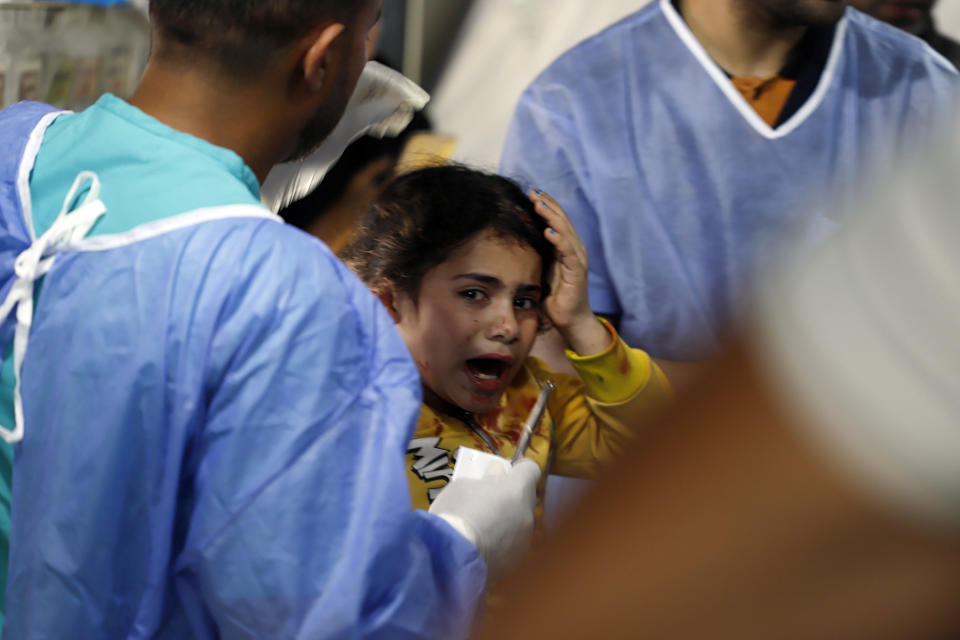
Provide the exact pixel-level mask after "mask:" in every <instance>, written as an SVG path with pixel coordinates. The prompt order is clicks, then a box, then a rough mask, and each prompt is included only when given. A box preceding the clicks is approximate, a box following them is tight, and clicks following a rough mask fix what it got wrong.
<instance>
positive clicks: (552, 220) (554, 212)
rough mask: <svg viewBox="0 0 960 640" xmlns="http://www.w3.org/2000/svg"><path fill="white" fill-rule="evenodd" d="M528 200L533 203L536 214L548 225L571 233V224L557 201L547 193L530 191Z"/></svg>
mask: <svg viewBox="0 0 960 640" xmlns="http://www.w3.org/2000/svg"><path fill="white" fill-rule="evenodd" d="M530 200H531V201H532V202H533V206H534V209H535V210H536V212H537V213H538V214H539V215H540V216H541V217H542V218H543V219H544V220H546V222H547V224H548V225H550V226H551V227H553V228H555V229H557V230H558V231H562V232H564V233H570V232H573V224H572V223H571V222H570V219H569V218H568V217H567V214H566V213H565V212H564V210H563V208H562V207H561V206H560V205H559V204H558V203H557V201H556V200H554V199H553V198H551V197H550V196H549V195H548V194H547V193H545V192H543V191H538V190H534V191H531V192H530Z"/></svg>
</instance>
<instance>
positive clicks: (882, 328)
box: [487, 127, 960, 640]
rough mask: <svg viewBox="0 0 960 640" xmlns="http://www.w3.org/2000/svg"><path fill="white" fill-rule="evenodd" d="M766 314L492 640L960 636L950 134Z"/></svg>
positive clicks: (645, 448)
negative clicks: (542, 639) (534, 639)
mask: <svg viewBox="0 0 960 640" xmlns="http://www.w3.org/2000/svg"><path fill="white" fill-rule="evenodd" d="M944 138H952V139H951V140H947V141H946V142H947V144H945V146H944V147H943V148H942V149H941V150H940V155H939V157H936V158H934V159H933V161H932V162H927V163H922V164H921V163H918V164H916V165H914V166H913V167H912V168H911V169H910V170H905V171H904V174H905V176H904V177H901V178H900V179H899V180H897V181H896V182H895V183H894V184H892V185H891V188H890V189H889V190H884V192H882V193H879V194H877V197H876V198H875V199H874V201H873V202H871V203H869V204H868V205H867V206H865V207H864V208H863V211H864V212H865V213H867V214H869V215H862V216H860V217H859V218H858V219H856V220H855V221H854V224H852V225H851V227H850V228H848V229H846V230H844V231H843V232H841V233H839V234H838V235H837V236H836V237H834V238H832V239H831V240H830V242H829V243H828V244H826V245H825V246H824V247H823V248H822V249H821V250H820V251H818V252H817V253H816V254H815V255H814V256H812V257H811V258H810V259H809V260H808V261H806V262H805V263H803V264H800V265H795V266H794V268H791V269H787V270H786V271H785V273H784V275H783V276H782V277H781V278H780V279H779V280H776V281H775V282H774V283H773V284H774V285H775V286H771V287H770V288H769V289H768V290H767V294H766V295H765V296H764V297H763V298H762V301H761V304H760V307H759V313H758V314H757V322H756V325H755V327H754V328H753V331H752V332H751V333H749V334H748V335H749V340H744V341H742V342H741V343H740V344H739V345H735V346H734V347H733V349H732V350H731V351H730V352H729V353H728V354H727V355H726V356H725V357H724V358H723V359H722V360H721V361H720V362H719V363H718V366H717V367H716V369H714V370H713V371H712V372H707V373H706V374H705V377H704V379H703V381H702V383H701V384H700V385H699V386H698V387H696V388H695V389H693V390H692V391H691V392H690V394H689V395H688V396H687V397H686V398H684V401H683V402H682V403H681V405H680V407H679V408H678V410H677V411H676V412H675V413H674V414H673V415H672V416H671V417H670V418H669V419H668V420H666V421H665V423H664V424H662V425H661V428H660V429H658V430H656V432H654V433H649V434H648V436H647V437H646V438H644V439H641V441H639V442H637V443H636V444H635V445H634V449H633V450H632V451H631V452H630V453H629V454H628V457H627V461H625V462H628V464H623V465H621V466H620V467H619V468H617V469H616V470H614V471H612V472H611V473H610V474H608V476H607V477H606V478H604V479H602V480H601V482H600V483H599V484H598V486H596V487H595V490H594V491H593V492H592V493H591V494H590V495H589V496H588V498H587V499H586V500H585V501H584V502H583V503H582V504H580V505H578V507H577V508H575V509H573V510H572V511H571V512H570V514H569V520H568V522H567V523H566V527H565V528H560V529H559V530H558V532H557V534H556V535H555V537H554V538H553V539H552V540H550V541H549V543H548V544H547V545H545V547H544V548H543V549H542V550H541V551H540V552H539V553H538V554H537V555H536V556H535V557H533V558H532V559H531V561H530V562H529V563H528V564H527V566H526V567H525V570H524V571H523V572H522V573H521V574H519V575H518V576H517V577H516V578H515V580H514V582H513V583H512V584H511V585H509V587H508V588H507V589H505V596H506V598H507V601H508V602H510V603H511V606H510V607H509V613H508V614H505V615H503V616H499V617H496V618H494V619H491V620H490V623H489V626H488V628H487V632H488V634H489V636H488V637H491V638H514V637H517V638H521V637H522V638H527V637H550V638H581V637H645V638H671V639H673V640H681V639H684V638H704V637H709V638H737V639H739V640H743V639H749V638H771V637H776V638H911V639H912V638H941V637H953V636H955V635H956V634H957V632H958V631H960V612H958V609H957V606H956V594H957V593H958V592H960V465H958V464H957V463H956V456H957V452H958V451H960V375H958V371H960V342H958V341H957V339H956V327H958V326H960V297H958V295H957V291H960V254H958V252H957V251H956V246H957V243H958V241H960V216H957V215H956V213H957V205H956V203H957V202H960V184H958V182H957V180H956V179H955V176H956V171H957V167H958V166H960V158H958V155H960V127H953V128H946V129H944Z"/></svg>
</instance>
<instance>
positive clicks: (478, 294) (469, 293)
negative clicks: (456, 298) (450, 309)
mask: <svg viewBox="0 0 960 640" xmlns="http://www.w3.org/2000/svg"><path fill="white" fill-rule="evenodd" d="M484 295H485V294H484V293H483V291H481V290H480V289H464V290H463V291H461V292H460V297H462V298H466V299H467V300H482V299H483V297H484Z"/></svg>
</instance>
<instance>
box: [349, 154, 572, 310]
mask: <svg viewBox="0 0 960 640" xmlns="http://www.w3.org/2000/svg"><path fill="white" fill-rule="evenodd" d="M546 228H547V223H546V221H545V220H544V219H543V218H542V217H540V215H539V214H538V213H537V212H536V210H535V209H534V207H533V203H532V202H531V201H530V199H529V198H528V197H527V195H526V194H525V193H524V192H523V190H522V189H521V188H520V187H519V185H517V183H515V182H513V181H512V180H509V179H507V178H504V177H503V176H499V175H496V174H492V173H485V172H483V171H479V170H477V169H473V168H470V167H466V166H463V165H458V164H448V165H441V166H436V167H428V168H425V169H419V170H417V171H412V172H410V173H406V174H401V175H400V176H398V177H397V178H395V179H394V180H393V181H392V182H390V183H389V184H388V185H387V187H386V188H385V189H384V191H383V193H382V194H381V195H380V198H379V199H378V200H377V201H376V203H375V204H374V205H373V207H372V208H371V209H370V211H369V212H367V214H366V215H365V216H364V217H363V218H362V219H361V221H360V226H359V228H358V229H357V231H356V232H355V233H354V236H353V239H352V240H351V242H350V244H349V245H348V246H347V247H346V248H345V249H344V250H343V252H342V254H341V257H342V258H343V259H344V261H345V262H346V263H347V264H348V265H349V266H350V267H351V268H352V269H353V270H354V271H355V272H356V273H357V274H358V275H359V276H360V279H361V280H363V281H364V282H365V283H367V285H368V286H369V287H370V288H371V289H373V290H374V291H379V290H381V288H382V287H383V286H384V285H385V284H387V283H390V284H392V285H393V286H395V287H397V288H398V289H399V290H400V291H402V292H403V293H406V294H407V295H409V296H410V297H411V298H412V299H414V300H416V299H417V295H418V293H419V291H420V284H421V283H422V281H423V277H424V276H425V275H426V273H427V272H428V271H429V270H430V269H432V268H434V267H436V266H437V265H439V264H440V263H442V262H443V261H445V260H446V259H447V257H448V256H449V255H450V254H451V253H452V252H453V251H455V250H456V249H458V248H459V247H461V246H463V245H465V244H466V243H467V242H469V241H470V239H472V238H473V237H475V236H476V235H477V234H478V233H480V232H482V231H487V230H490V231H492V232H493V233H494V234H496V235H497V236H499V237H501V238H504V239H506V240H515V241H517V242H519V243H521V244H525V245H528V246H530V247H531V248H533V250H534V251H536V252H537V254H539V255H540V258H541V260H542V263H543V264H542V271H541V273H542V276H541V282H540V285H541V287H542V289H543V297H546V296H547V295H548V294H549V280H548V278H549V273H550V269H551V267H552V265H553V261H554V259H555V255H554V248H553V245H552V244H550V242H549V241H548V240H547V239H546V238H545V237H544V231H545V230H546Z"/></svg>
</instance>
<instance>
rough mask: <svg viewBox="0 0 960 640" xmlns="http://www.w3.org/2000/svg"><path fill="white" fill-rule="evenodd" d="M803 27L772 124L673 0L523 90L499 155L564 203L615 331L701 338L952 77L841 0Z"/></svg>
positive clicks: (695, 347) (919, 122)
mask: <svg viewBox="0 0 960 640" xmlns="http://www.w3.org/2000/svg"><path fill="white" fill-rule="evenodd" d="M686 4H687V3H683V6H686ZM691 4H692V3H691ZM701 4H703V3H701ZM808 33H814V31H813V28H812V27H811V30H810V31H809V32H808ZM817 33H821V34H823V33H825V34H826V35H825V37H824V36H819V37H820V38H821V39H825V44H824V45H823V46H822V49H820V50H821V51H822V55H823V64H822V69H821V70H820V72H819V73H818V74H817V75H816V77H815V82H814V83H813V84H812V86H809V87H808V91H809V93H808V94H807V97H806V99H805V100H804V101H803V102H802V103H801V104H798V105H793V107H794V109H793V110H792V112H791V113H790V115H789V116H788V117H785V118H784V119H783V121H781V122H776V123H775V126H771V125H770V124H768V123H767V122H765V121H764V119H762V118H761V116H760V115H759V114H758V113H757V112H756V111H755V110H754V108H753V107H752V106H751V105H750V104H749V103H748V102H747V100H746V99H745V98H744V96H743V95H742V94H741V93H740V92H739V91H738V89H737V88H736V87H735V85H734V84H733V83H732V82H731V81H730V78H729V77H728V76H727V74H726V73H724V70H723V69H722V68H721V67H720V66H719V65H718V64H717V63H716V62H714V61H713V60H712V59H711V56H710V55H709V54H708V53H707V51H706V49H705V48H704V47H703V46H702V45H701V44H700V42H698V40H697V38H696V37H695V36H694V34H693V32H692V31H691V29H690V28H689V27H688V25H687V23H686V22H685V20H684V18H683V17H681V15H680V13H678V11H677V9H676V7H675V6H674V5H673V4H672V3H671V2H669V0H661V1H660V2H658V3H656V4H653V5H651V6H648V7H646V8H645V9H643V10H641V11H640V12H638V13H636V14H633V15H632V16H630V17H628V18H626V19H624V20H623V21H621V22H620V23H618V24H616V25H614V26H612V27H610V28H609V29H607V30H606V31H605V32H602V33H601V34H599V35H598V36H595V37H593V38H591V39H588V40H586V41H584V42H583V43H581V44H580V45H578V46H577V47H575V48H574V49H572V50H571V51H569V52H567V53H566V54H565V55H564V56H562V57H561V58H559V59H558V60H557V61H556V62H554V64H553V65H551V67H550V68H548V69H547V70H546V71H545V72H544V73H543V74H541V76H540V77H539V78H538V79H537V80H536V81H535V82H534V83H533V84H532V85H531V86H530V87H529V88H528V89H527V91H526V93H525V94H524V97H523V98H521V101H520V103H519V105H518V108H517V112H516V115H515V118H514V121H513V124H512V125H511V134H510V136H509V137H508V141H507V144H506V146H505V149H504V154H503V160H502V164H501V171H502V172H503V173H505V174H506V175H509V176H514V177H518V178H519V179H520V180H521V181H523V182H525V183H529V184H532V185H535V186H538V187H540V188H543V189H545V190H548V191H550V192H551V193H553V194H554V195H555V197H556V198H557V199H558V201H559V202H561V203H562V204H563V205H564V207H565V208H566V209H567V211H568V212H569V215H570V217H571V219H572V220H573V221H574V224H575V225H576V226H577V231H578V233H579V234H580V236H581V238H582V239H583V242H584V245H585V246H586V247H587V250H588V252H589V255H590V258H591V262H590V267H591V281H590V283H591V290H590V294H591V305H592V306H593V308H594V310H595V311H597V312H598V313H602V314H608V315H611V316H619V320H620V325H619V326H620V330H621V335H623V337H624V339H625V340H626V341H627V342H628V343H630V344H632V345H635V346H639V347H642V348H644V349H645V350H647V351H649V352H650V353H651V354H652V355H654V356H658V357H662V358H669V359H698V358H702V357H704V356H706V355H709V354H711V353H713V352H714V351H715V349H716V347H717V343H718V341H719V340H720V339H721V338H722V334H723V331H724V329H725V327H726V326H727V325H728V324H729V323H730V322H731V321H732V320H733V319H735V317H736V315H737V313H738V311H739V308H740V306H741V304H742V301H743V299H744V297H745V295H746V294H747V292H748V291H749V288H750V283H751V280H752V278H753V276H754V274H755V273H756V271H757V270H758V269H759V268H760V267H761V266H762V265H763V264H764V263H765V262H766V261H767V260H769V258H770V256H771V254H773V253H774V252H775V251H776V250H778V249H779V247H780V245H781V244H783V243H784V242H785V241H789V242H791V243H794V244H797V245H799V244H801V243H802V240H801V238H815V237H818V236H819V235H821V234H823V233H825V232H827V231H829V230H830V229H831V228H832V227H833V226H834V221H833V220H831V219H830V218H829V217H827V216H825V215H823V214H821V213H819V212H820V211H823V210H824V209H823V208H822V207H819V206H818V205H819V204H821V203H822V204H824V205H826V204H827V203H828V202H830V201H836V200H837V199H844V198H849V197H850V195H851V194H852V193H853V192H854V190H855V188H856V186H857V184H858V183H860V182H861V181H862V180H863V178H864V177H865V176H869V175H871V174H872V173H873V172H874V169H873V166H874V165H875V164H883V163H885V162H887V161H888V160H890V159H892V158H893V157H895V156H896V155H897V154H898V153H900V151H901V150H902V149H903V148H905V147H907V146H910V145H911V144H916V143H918V142H919V141H920V140H922V139H927V138H929V136H930V135H931V133H932V131H935V125H936V122H937V118H938V114H939V112H940V111H942V110H944V109H945V107H946V106H947V104H946V103H947V96H948V95H950V94H953V93H955V92H956V91H957V90H958V85H960V79H958V77H957V76H956V74H955V73H954V71H953V70H952V69H950V68H948V66H947V65H946V64H944V63H943V61H942V59H941V58H939V57H938V56H935V55H933V54H932V53H930V52H929V50H928V49H927V48H926V46H925V45H924V44H923V43H922V42H920V41H919V40H916V39H913V38H911V37H909V36H907V35H906V34H903V33H900V32H898V31H896V30H894V29H892V28H890V27H888V26H886V25H882V24H881V23H879V22H877V21H875V20H872V19H870V18H868V17H867V16H864V15H862V14H860V13H858V12H855V11H853V10H850V9H848V10H847V12H846V14H845V16H844V17H843V19H842V20H841V21H840V22H839V23H837V24H836V26H835V27H832V26H831V25H829V24H824V25H822V26H820V27H818V28H817ZM798 46H800V45H799V43H798ZM788 106H789V104H788Z"/></svg>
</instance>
